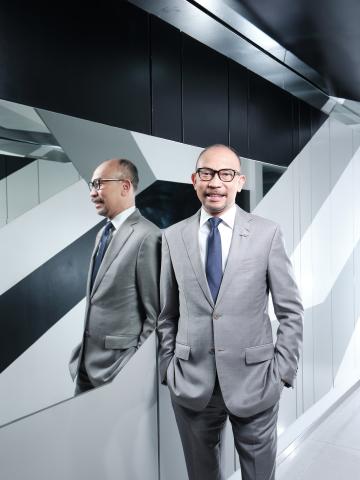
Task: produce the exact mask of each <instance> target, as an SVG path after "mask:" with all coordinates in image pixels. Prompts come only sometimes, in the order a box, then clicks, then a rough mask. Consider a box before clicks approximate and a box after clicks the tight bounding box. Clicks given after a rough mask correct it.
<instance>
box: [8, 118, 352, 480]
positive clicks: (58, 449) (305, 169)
mask: <svg viewBox="0 0 360 480" xmlns="http://www.w3.org/2000/svg"><path fill="white" fill-rule="evenodd" d="M78 121H79V122H83V121H80V120H78ZM55 130H56V129H54V130H52V131H53V133H54V135H55V137H56V131H55ZM58 130H60V126H59V125H58ZM114 133H115V132H114ZM60 136H61V133H60ZM74 137H76V135H74V136H73V138H74ZM145 137H146V136H145V135H141V134H135V133H131V135H129V136H128V138H129V139H130V141H131V142H133V144H132V145H133V146H132V147H131V148H137V150H138V152H139V155H140V156H139V157H138V158H133V159H134V161H137V160H138V159H139V162H140V163H139V165H140V167H141V165H143V166H144V167H143V168H145V169H146V168H148V170H147V171H148V174H149V176H148V177H147V178H149V180H150V178H151V176H153V179H158V180H162V178H161V172H160V169H161V163H162V164H163V165H164V172H165V174H164V177H165V178H166V175H167V174H166V171H172V172H173V181H175V182H180V183H181V182H184V178H185V175H189V172H191V171H192V168H193V162H194V158H196V154H197V152H198V151H199V149H198V148H197V147H189V146H187V145H182V144H176V143H175V142H171V141H166V140H161V139H155V138H151V137H146V138H145ZM58 140H59V138H58ZM63 140H64V139H63ZM65 140H66V139H65ZM60 143H61V144H62V146H63V148H64V151H65V152H66V154H67V155H68V157H69V158H71V159H72V161H73V163H74V164H75V165H76V166H77V168H78V169H79V170H81V168H79V166H78V165H77V162H76V160H74V159H73V158H72V154H71V153H72V149H73V148H75V146H74V145H70V144H67V145H66V141H64V143H63V142H61V141H60ZM81 143H82V145H84V143H83V142H79V144H81ZM151 143H153V146H151ZM160 145H161V149H160V148H159V147H160ZM359 145H360V136H359V135H358V133H357V132H356V131H354V130H352V129H351V128H349V127H346V126H344V125H341V124H339V123H337V122H336V121H334V120H331V119H330V120H328V121H327V122H325V124H323V126H322V127H321V128H320V130H319V131H318V132H317V133H316V134H315V135H314V137H313V138H312V139H311V141H310V142H309V143H308V144H307V145H306V146H305V148H304V149H303V150H302V151H301V152H300V154H299V155H298V156H297V158H296V159H295V160H294V162H293V163H292V164H291V165H290V167H289V168H288V170H287V171H286V173H285V174H284V175H283V176H282V177H281V178H280V180H279V181H278V183H277V184H276V185H275V186H274V187H273V188H272V189H271V190H270V191H269V193H268V194H267V196H266V197H265V198H264V199H263V200H262V201H261V202H260V204H259V205H258V207H257V208H256V210H255V211H256V213H257V214H260V215H263V216H266V217H268V218H272V219H274V220H276V221H278V222H279V223H280V224H281V226H282V228H283V230H284V235H285V239H286V244H287V249H288V251H289V253H290V254H291V255H292V260H293V263H294V267H295V271H296V275H297V278H298V281H299V284H300V287H301V291H302V293H303V297H304V301H305V306H306V314H305V324H304V347H303V352H302V358H301V364H300V368H299V374H298V379H297V385H296V388H295V389H294V390H285V391H284V393H283V397H282V401H281V409H280V419H279V431H280V433H281V435H280V444H281V442H282V440H281V439H282V438H285V437H286V435H287V432H289V431H290V430H291V428H292V427H293V425H295V424H296V423H297V424H298V425H299V422H301V421H302V419H303V418H304V417H306V414H307V412H309V411H310V410H311V407H312V406H316V405H317V404H319V402H322V401H323V400H324V399H326V397H327V398H329V401H328V404H327V407H328V406H329V405H330V403H329V402H330V401H331V399H330V396H329V394H331V393H332V392H333V391H334V390H336V389H337V388H338V389H339V391H340V390H341V388H342V391H345V390H346V389H347V388H349V386H351V385H353V384H354V382H356V381H358V380H359V378H360V369H359V358H358V356H357V353H356V351H357V350H358V349H357V347H358V345H359V334H358V330H359V329H358V328H356V325H357V318H358V316H359V315H358V312H359V305H358V300H357V299H358V298H359V293H360V287H359V285H360V284H359V282H360V275H359V274H360V255H359V254H360V250H359V248H358V244H359V235H360V233H359V232H360V221H359V219H360V194H359V193H358V191H357V188H356V178H359V174H360V156H359V155H358V154H357V149H358V147H359ZM86 148H89V146H86V145H85V146H84V149H85V150H86ZM172 148H173V149H174V153H173V154H172V151H171V149H172ZM159 151H161V152H162V154H163V155H166V157H167V158H168V162H171V165H169V164H168V163H163V162H159V161H158V155H157V152H159ZM85 153H86V152H85V151H83V152H81V151H80V150H79V146H77V151H76V155H77V158H78V159H79V161H80V159H83V158H88V157H87V156H86V154H85ZM105 158H106V157H105ZM107 158H109V156H108V157H107ZM177 158H178V159H179V161H176V159H177ZM98 159H99V157H97V159H96V161H97V162H98ZM94 161H95V159H94ZM175 163H176V166H177V168H176V169H173V166H174V164H175ZM88 168H90V167H88ZM159 173H160V175H159ZM187 178H188V177H187ZM167 180H168V178H166V181H167ZM185 181H187V180H185ZM284 199H286V201H284ZM79 305H80V304H79ZM75 323H76V322H75ZM75 323H74V336H75V331H76V332H77V335H78V332H79V324H77V327H76V328H75ZM273 323H274V329H275V328H276V321H275V320H274V322H273ZM59 325H60V323H59ZM49 333H50V331H49ZM74 343H76V342H74ZM152 347H154V349H153V350H152ZM145 356H146V360H145ZM143 362H145V363H143ZM145 365H147V368H150V369H152V370H151V371H152V373H151V374H149V375H148V376H147V377H146V382H145V381H144V378H145V377H144V376H143V370H144V367H145ZM349 366H351V368H349ZM133 369H135V370H133ZM155 373H156V371H155V339H154V336H152V337H151V339H149V341H148V342H146V344H145V345H144V347H143V348H142V349H140V351H139V352H138V354H137V355H136V356H135V357H134V358H133V359H132V360H131V361H130V362H129V363H128V365H127V366H126V367H125V368H124V370H123V371H122V372H121V374H120V375H119V376H118V377H117V378H116V381H114V382H113V383H112V384H110V385H107V386H106V387H103V388H101V389H98V390H95V391H94V392H90V393H87V394H85V395H82V396H80V397H77V398H75V399H72V400H68V401H66V402H63V403H61V404H59V405H57V406H55V407H53V408H50V409H47V410H45V411H41V412H39V413H37V414H35V415H32V416H30V417H28V418H26V419H24V420H22V421H19V422H15V423H12V424H10V425H8V426H7V427H5V428H2V429H1V430H0V446H1V449H0V451H1V452H2V453H1V454H0V455H1V465H2V467H1V468H2V469H3V472H4V474H5V475H6V478H15V479H16V478H24V477H23V476H22V475H25V471H26V472H27V478H37V479H42V478H44V479H45V478H48V477H49V475H50V473H49V472H50V467H51V465H50V462H48V461H47V460H46V461H44V458H53V460H54V461H56V462H57V461H58V458H59V455H60V456H64V459H65V460H64V461H65V462H69V461H70V459H74V458H81V457H82V456H83V455H84V454H86V458H87V461H88V462H89V464H90V465H95V464H96V462H101V465H102V469H103V470H102V471H105V470H106V469H108V477H107V478H118V477H116V474H115V470H116V469H115V468H114V465H115V464H117V460H116V458H117V457H116V455H117V454H118V452H119V451H120V450H119V449H120V445H121V442H122V441H123V440H122V438H123V435H124V434H125V432H126V434H129V432H130V431H134V429H135V431H136V430H137V429H138V426H139V425H142V424H143V425H145V427H144V428H145V429H144V430H143V435H141V437H136V438H133V441H134V442H135V443H134V445H136V448H137V452H138V453H137V458H139V459H140V458H141V455H142V454H143V452H145V451H148V450H146V449H147V448H148V447H149V445H148V444H146V439H147V438H150V437H152V438H153V434H154V431H158V432H159V431H160V436H159V440H160V444H159V445H160V449H159V450H158V449H157V447H156V448H155V451H153V453H154V454H153V455H152V456H151V457H150V456H147V455H145V457H143V458H142V460H141V462H140V463H139V465H140V464H141V466H142V468H141V469H140V470H141V471H135V470H131V472H132V476H131V477H127V476H124V477H123V478H131V479H136V478H144V469H145V470H146V471H148V472H149V475H148V477H147V478H154V479H155V478H157V472H158V468H160V471H161V472H163V475H162V478H163V479H164V478H165V479H167V478H170V477H169V476H168V475H169V472H170V471H171V470H172V471H173V469H172V467H173V466H174V464H178V468H177V469H176V474H173V476H172V477H171V478H172V480H173V479H175V480H178V479H179V480H181V479H182V478H185V477H184V473H183V472H184V469H183V460H182V458H181V456H180V455H179V452H180V451H181V450H179V448H180V446H179V439H178V436H177V432H176V427H175V424H174V420H173V418H172V416H171V412H170V411H169V404H168V398H167V393H166V390H165V389H164V388H163V387H160V392H158V393H157V389H156V388H155V390H154V388H153V385H155V384H154V383H151V381H150V380H149V379H151V378H152V380H155ZM129 382H130V383H129ZM150 384H151V385H152V386H150ZM128 385H132V386H133V387H134V388H135V389H140V390H141V391H142V393H141V394H139V395H140V397H139V398H141V399H142V400H143V401H144V404H143V407H144V408H143V409H142V410H141V409H140V410H137V411H135V410H134V411H133V410H132V408H131V407H129V406H128V407H127V408H128V410H127V414H128V416H127V423H126V425H127V427H126V426H124V425H122V426H121V430H118V429H117V428H118V427H119V426H120V424H117V426H115V424H114V426H113V428H110V424H109V423H106V422H105V424H106V425H107V427H106V428H108V430H107V433H106V430H105V424H104V429H103V428H102V426H101V424H96V422H95V424H96V425H97V427H96V428H97V430H96V431H97V433H99V435H100V437H101V438H102V439H103V441H105V442H106V441H107V440H106V439H105V437H106V435H109V437H108V441H109V442H110V443H109V445H111V448H109V450H108V451H107V452H104V450H103V449H100V450H101V451H100V452H99V451H96V449H95V446H94V447H92V446H91V445H89V444H88V443H86V440H85V438H84V437H86V435H89V433H90V432H89V431H88V427H87V425H88V422H89V421H90V420H89V419H90V418H92V415H94V418H95V419H96V413H95V410H96V411H99V410H101V411H106V408H107V407H106V405H109V402H110V403H111V399H112V398H114V395H116V399H117V407H118V410H119V412H122V411H125V407H124V406H123V407H122V404H123V403H125V404H126V402H128V400H127V398H128V397H127V393H126V392H127V391H128ZM0 388H1V376H0ZM344 389H345V390H344ZM120 391H122V392H125V393H123V394H122V395H120V396H119V392H120ZM116 392H118V393H116ZM157 395H160V398H159V400H160V408H159V412H158V413H159V414H160V416H158V414H157V413H156V412H157V408H158V407H156V404H157V401H156V398H157ZM333 398H335V397H333ZM80 403H81V408H79V404H80ZM129 405H130V404H129ZM325 407H326V405H325V406H324V408H325ZM94 409H95V410H94ZM139 411H141V412H142V413H141V415H140V417H139ZM50 418H51V419H52V420H51V421H50ZM61 418H63V419H64V418H71V420H72V422H71V425H70V424H69V423H67V422H66V423H65V424H61V420H60V419H61ZM139 422H140V424H139ZM143 422H145V423H143ZM154 422H155V423H154ZM54 425H56V426H57V430H58V434H59V438H61V439H62V441H63V442H64V444H62V445H59V443H58V442H57V441H55V442H47V443H46V444H45V443H44V442H43V441H42V440H41V439H40V438H38V439H37V440H36V441H35V437H34V435H33V433H32V432H34V431H35V430H34V429H39V430H38V431H41V433H42V437H43V436H45V437H46V435H51V434H50V432H51V431H52V430H51V429H52V428H54ZM151 425H152V427H151ZM154 425H155V426H156V428H155V430H154ZM82 428H84V430H83V431H84V435H80V434H79V433H76V435H75V436H76V440H77V442H76V444H75V445H74V444H73V443H72V442H71V450H69V448H70V446H69V445H67V443H66V442H67V441H68V439H70V438H71V437H72V435H73V434H74V433H75V432H79V431H81V429H82ZM139 428H140V427H139ZM159 429H160V430H159ZM79 435H80V436H79ZM103 435H105V437H104V436H103ZM49 438H51V437H49ZM140 438H141V439H142V440H140ZM19 439H22V440H21V441H22V442H25V443H23V446H24V448H26V449H29V452H28V457H26V458H25V462H24V464H23V467H20V466H17V469H18V473H17V472H16V471H15V470H16V469H15V470H14V465H13V464H12V462H11V455H10V452H12V451H16V448H15V447H14V442H18V441H19ZM110 439H111V441H110ZM144 441H145V444H144V443H141V442H144ZM69 442H70V440H69ZM84 442H85V443H86V448H85V447H84ZM139 442H140V443H139ZM40 445H41V448H40ZM156 445H157V443H155V446H156ZM142 447H144V449H142ZM30 452H32V454H30ZM40 452H41V456H40ZM164 452H166V455H165V454H162V453H164ZM103 455H105V457H104V456H103ZM100 456H101V458H100ZM225 458H226V462H227V468H228V474H229V475H230V474H231V471H232V470H233V469H234V462H233V458H234V457H233V447H232V445H231V441H229V442H228V443H226V452H225ZM158 459H159V460H160V463H159V465H158V463H157V461H158ZM122 460H123V463H122V465H121V468H122V469H125V470H124V471H126V469H127V468H134V467H130V464H131V463H132V464H133V455H132V454H131V455H130V454H129V455H128V456H126V457H122ZM42 462H43V463H42ZM114 462H115V463H114ZM40 464H41V465H42V466H41V465H40ZM76 464H77V465H76V466H74V469H73V470H71V469H70V470H67V471H66V478H70V479H71V478H74V479H75V478H77V479H81V478H88V479H91V478H99V477H98V475H99V471H97V472H96V470H94V472H91V471H90V470H91V469H90V468H89V469H86V472H85V470H82V469H81V468H80V463H79V462H77V461H76ZM133 465H134V464H133ZM129 471H130V470H129ZM21 472H23V473H22V474H21ZM151 472H155V473H154V476H152V475H153V474H152V473H151ZM10 473H11V476H9V474H10ZM62 473H63V474H64V472H62ZM118 473H119V472H118V471H117V474H118ZM175 475H176V477H175ZM53 478H60V476H59V477H53ZM63 478H65V477H64V476H63Z"/></svg>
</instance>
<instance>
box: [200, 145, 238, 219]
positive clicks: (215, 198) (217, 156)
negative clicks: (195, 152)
mask: <svg viewBox="0 0 360 480" xmlns="http://www.w3.org/2000/svg"><path fill="white" fill-rule="evenodd" d="M197 168H209V169H212V170H222V169H231V170H235V171H236V172H240V164H239V159H238V157H237V156H236V155H235V153H234V152H232V151H231V150H229V149H228V148H226V147H225V146H215V147H211V148H209V149H208V150H207V151H206V152H205V153H203V155H201V157H200V158H199V160H198V164H197ZM191 179H192V183H193V186H194V188H195V190H196V193H197V196H198V198H199V200H200V202H201V204H202V206H203V208H204V209H205V210H206V211H207V212H208V213H209V214H210V215H213V216H215V217H216V216H219V215H221V214H222V213H224V212H226V210H228V209H229V208H230V207H232V206H233V205H234V203H235V198H236V194H237V193H238V192H240V191H241V189H242V187H243V185H244V183H245V176H244V175H241V174H237V175H235V177H234V178H233V180H231V181H230V182H226V181H225V182H224V181H222V180H220V178H219V176H218V175H217V174H215V175H214V177H213V178H212V179H210V180H201V178H200V177H199V174H198V173H193V174H192V177H191Z"/></svg>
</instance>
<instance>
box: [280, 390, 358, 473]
mask: <svg viewBox="0 0 360 480" xmlns="http://www.w3.org/2000/svg"><path fill="white" fill-rule="evenodd" d="M322 479H326V480H360V390H358V391H356V392H354V393H353V394H352V395H351V396H350V397H349V398H348V399H346V400H345V402H344V403H342V404H341V405H340V406H339V407H338V408H337V409H336V410H335V411H334V412H333V413H332V414H331V415H330V416H329V417H328V418H327V419H326V420H325V421H324V422H323V423H322V424H321V425H320V426H319V427H318V428H317V429H316V430H315V431H314V432H313V433H312V434H311V435H310V436H309V437H307V438H306V440H304V441H303V442H302V443H301V445H300V446H299V447H298V448H297V449H296V450H295V451H294V452H293V453H292V454H291V455H289V456H288V457H287V458H286V459H285V460H284V461H283V462H282V463H281V464H280V465H279V466H278V468H277V476H276V480H322Z"/></svg>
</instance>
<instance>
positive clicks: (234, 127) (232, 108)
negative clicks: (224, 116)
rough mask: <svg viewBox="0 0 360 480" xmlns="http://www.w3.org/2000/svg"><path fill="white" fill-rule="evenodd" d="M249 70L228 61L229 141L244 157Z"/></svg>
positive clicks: (247, 132) (246, 155)
mask: <svg viewBox="0 0 360 480" xmlns="http://www.w3.org/2000/svg"><path fill="white" fill-rule="evenodd" d="M248 95H249V71H248V70H247V69H246V68H244V67H242V66H241V65H238V64H237V63H235V62H232V61H229V99H230V102H229V139H230V141H229V143H230V145H231V146H232V147H233V148H235V149H236V150H237V151H238V152H239V153H241V155H243V156H244V157H248V156H249V129H248V119H249V116H248V104H249V99H248Z"/></svg>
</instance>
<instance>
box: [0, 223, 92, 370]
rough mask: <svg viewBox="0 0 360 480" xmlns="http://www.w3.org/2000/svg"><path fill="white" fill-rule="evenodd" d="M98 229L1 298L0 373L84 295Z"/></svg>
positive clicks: (56, 256) (90, 231)
mask: <svg viewBox="0 0 360 480" xmlns="http://www.w3.org/2000/svg"><path fill="white" fill-rule="evenodd" d="M99 228H100V226H99V225H97V226H96V227H94V228H93V229H91V230H89V232H87V233H86V234H85V235H83V236H82V237H80V238H79V239H78V240H76V241H75V242H74V243H72V244H71V245H69V246H68V247H67V248H65V249H64V250H62V251H61V252H60V253H58V254H57V255H55V256H54V257H53V258H51V259H50V260H49V261H47V262H46V263H44V264H43V265H42V266H41V267H39V268H38V269H37V270H35V271H33V272H32V273H31V274H30V275H28V276H27V277H26V278H24V279H23V280H21V282H19V283H17V284H16V285H14V286H13V287H12V288H10V289H9V290H7V291H6V292H5V293H3V294H2V295H1V296H0V312H1V315H0V323H1V336H0V372H1V371H2V370H4V369H5V368H6V367H7V366H8V365H10V363H11V362H13V361H14V360H15V359H16V358H17V357H18V356H19V355H21V354H22V353H23V352H24V351H25V350H26V349H27V348H29V347H30V345H32V344H33V343H34V342H35V341H36V340H38V338H39V337H41V335H43V334H44V333H45V332H46V331H47V330H48V329H49V328H50V327H52V326H53V325H54V324H55V323H56V322H57V321H58V320H59V319H60V318H61V317H63V316H64V315H65V314H66V313H67V312H68V311H69V310H71V309H72V308H73V307H74V306H75V305H76V304H77V303H78V302H79V301H80V300H81V299H82V298H83V297H84V296H85V289H86V278H87V271H88V267H89V259H90V255H91V252H92V249H93V247H94V241H95V236H96V233H97V231H98V230H99Z"/></svg>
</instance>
